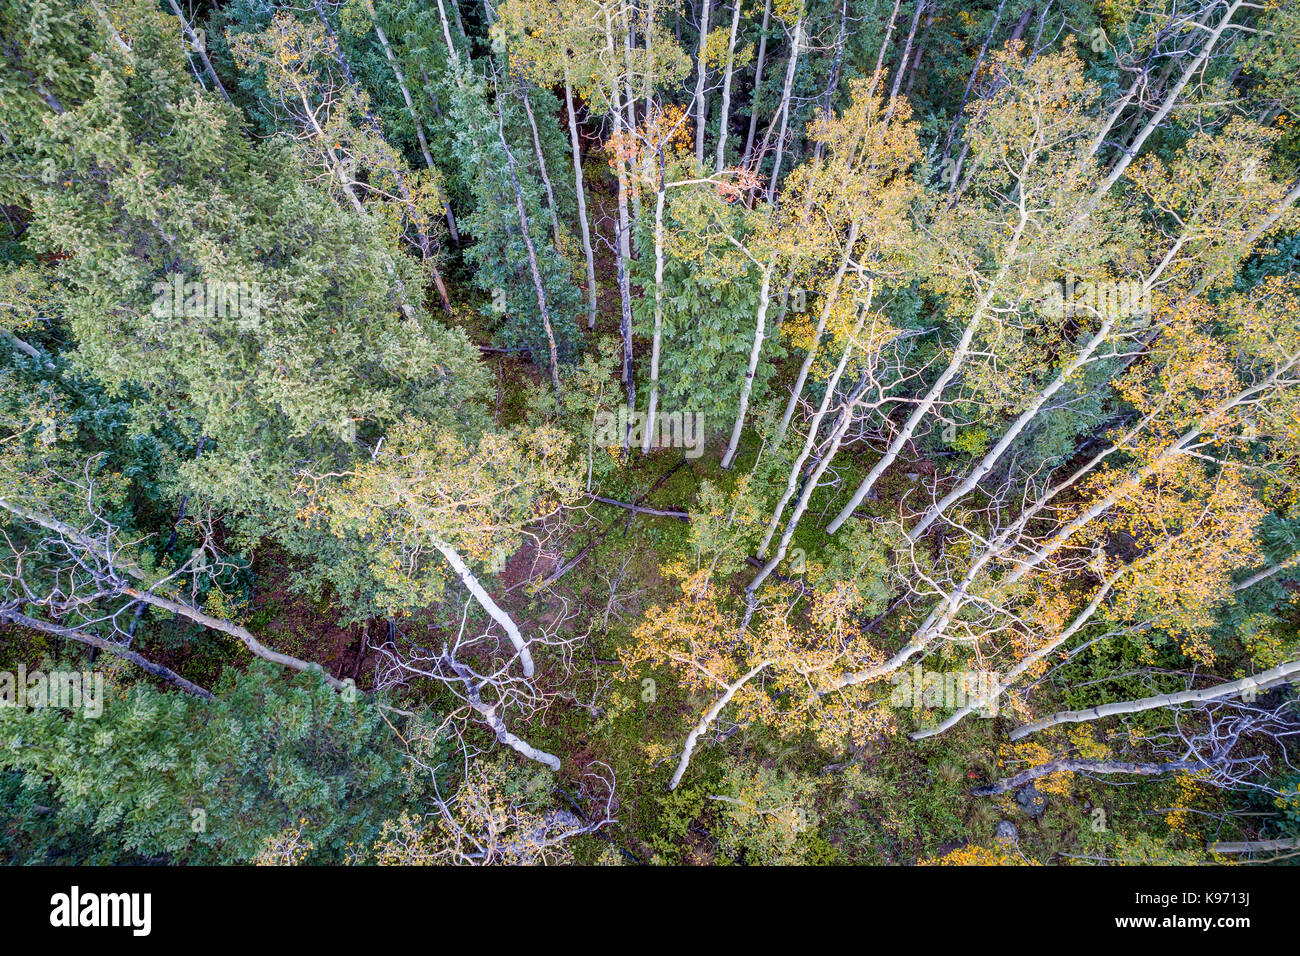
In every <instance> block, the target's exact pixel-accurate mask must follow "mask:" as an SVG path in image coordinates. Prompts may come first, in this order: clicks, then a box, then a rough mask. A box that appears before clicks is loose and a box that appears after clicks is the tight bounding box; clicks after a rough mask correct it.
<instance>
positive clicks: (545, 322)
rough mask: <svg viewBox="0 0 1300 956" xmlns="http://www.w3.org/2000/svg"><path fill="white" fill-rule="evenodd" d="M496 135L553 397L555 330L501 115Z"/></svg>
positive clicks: (557, 378) (556, 376) (557, 388)
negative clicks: (507, 176) (525, 255)
mask: <svg viewBox="0 0 1300 956" xmlns="http://www.w3.org/2000/svg"><path fill="white" fill-rule="evenodd" d="M497 136H498V137H499V138H500V139H501V148H502V149H503V150H505V153H506V168H507V169H508V171H509V173H510V185H511V186H512V187H514V193H515V209H516V210H517V211H518V213H519V230H520V232H522V233H523V237H524V248H525V250H527V252H528V268H529V271H530V272H531V273H532V277H533V291H534V292H535V293H536V294H537V309H538V311H539V312H541V314H542V327H543V328H544V329H545V330H546V346H547V349H548V351H549V353H550V366H551V387H552V388H553V389H555V397H556V398H557V399H558V398H559V397H560V358H559V353H558V351H557V349H556V347H555V330H554V329H553V328H552V327H551V310H550V308H549V307H548V306H547V304H546V289H545V287H544V286H543V285H542V270H541V269H539V268H538V266H537V249H536V248H535V247H534V246H533V237H532V234H531V233H530V231H529V228H528V212H527V210H526V209H525V208H524V193H523V190H522V189H520V188H519V177H518V175H517V174H516V173H515V156H514V153H512V152H511V151H510V147H509V145H507V143H506V136H505V130H504V129H503V128H502V126H501V117H500V115H498V116H497Z"/></svg>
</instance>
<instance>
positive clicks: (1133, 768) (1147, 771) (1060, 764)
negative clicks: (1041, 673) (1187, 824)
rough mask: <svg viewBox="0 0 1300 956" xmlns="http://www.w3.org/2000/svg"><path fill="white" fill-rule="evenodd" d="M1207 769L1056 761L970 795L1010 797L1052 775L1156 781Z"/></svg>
mask: <svg viewBox="0 0 1300 956" xmlns="http://www.w3.org/2000/svg"><path fill="white" fill-rule="evenodd" d="M1205 766H1206V764H1205V763H1204V762H1203V761H1200V760H1175V761H1173V762H1171V763H1124V762H1122V761H1119V760H1053V761H1052V762H1051V763H1044V764H1039V765H1038V766H1037V767H1031V768H1030V769H1028V770H1026V771H1024V772H1023V773H1018V774H1016V775H1015V776H1014V777H1007V778H1006V779H1004V780H999V781H997V782H996V783H991V784H989V785H988V786H985V787H976V788H975V789H974V790H972V791H971V795H972V796H976V797H991V796H995V795H997V794H999V793H1007V792H1008V791H1011V790H1016V789H1018V788H1020V787H1023V786H1024V785H1025V784H1027V783H1031V782H1032V781H1034V780H1037V779H1039V778H1040V777H1046V776H1048V775H1049V774H1053V773H1104V774H1110V773H1132V774H1137V775H1138V776H1143V777H1154V776H1159V775H1161V774H1166V773H1182V772H1184V771H1187V770H1199V769H1200V768H1202V767H1205Z"/></svg>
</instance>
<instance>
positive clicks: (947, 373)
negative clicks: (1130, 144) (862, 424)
mask: <svg viewBox="0 0 1300 956" xmlns="http://www.w3.org/2000/svg"><path fill="white" fill-rule="evenodd" d="M1027 166H1028V161H1027V162H1026V167H1027ZM1022 176H1023V171H1022ZM1020 203H1021V207H1020V221H1019V222H1018V223H1017V224H1016V231H1015V233H1014V234H1013V235H1012V237H1011V241H1010V242H1009V243H1008V244H1007V248H1006V250H1005V251H1004V253H1003V259H1002V265H1001V267H1000V268H999V269H998V272H997V275H996V276H994V277H993V281H992V282H990V283H989V287H988V290H987V291H986V292H985V293H984V295H982V296H981V297H980V300H979V302H978V303H977V304H976V306H975V313H974V314H973V315H972V316H971V320H970V321H969V322H968V323H966V328H965V329H964V330H962V335H961V339H960V340H959V341H958V342H957V347H956V349H955V350H954V351H953V356H952V359H951V360H950V361H949V362H948V367H947V368H945V369H944V370H943V372H942V373H940V375H939V378H938V379H936V380H935V383H934V384H933V385H932V386H930V390H929V391H928V392H926V393H925V397H923V398H922V399H921V401H920V403H919V404H918V405H917V406H916V408H915V409H914V410H913V411H912V414H911V415H909V416H908V419H907V421H906V422H905V423H904V425H903V427H902V428H901V429H900V430H899V433H898V434H897V435H896V436H895V437H894V440H893V441H891V442H890V443H889V447H888V448H887V449H886V450H885V454H884V455H882V456H881V459H880V461H878V462H876V464H875V466H874V467H873V468H872V469H871V471H870V472H868V473H867V477H866V478H864V479H862V484H860V485H858V489H857V491H855V492H854V493H853V497H852V498H851V499H849V503H848V504H847V505H845V506H844V508H843V510H841V511H840V513H839V514H838V515H836V516H835V520H834V521H832V522H831V523H830V524H829V525H827V526H826V533H827V534H834V533H835V532H836V531H838V530H839V529H840V525H842V524H844V522H845V521H847V520H848V519H849V517H850V516H851V515H852V514H853V512H854V511H855V510H856V509H857V507H858V505H860V504H861V503H862V499H863V498H865V497H866V496H867V493H868V492H869V491H871V489H872V488H873V487H874V486H875V484H876V480H877V479H878V478H879V477H880V475H881V474H882V473H883V472H884V470H885V469H886V468H888V467H889V466H890V465H892V464H893V463H894V459H895V458H897V457H898V454H899V452H901V451H902V450H903V446H904V445H906V444H907V442H908V441H909V440H910V439H911V437H912V435H913V433H914V432H915V431H916V429H917V426H918V425H920V423H921V421H922V419H924V418H925V416H926V415H928V414H930V410H931V409H932V408H933V407H934V405H935V403H936V402H937V401H938V400H939V396H940V395H942V394H943V391H944V389H945V388H947V387H948V383H949V382H950V381H952V379H953V377H954V376H955V375H956V374H957V371H958V370H959V369H960V368H961V366H962V363H963V362H965V361H966V356H967V353H968V352H969V350H970V345H971V341H972V340H973V339H974V337H975V330H976V328H978V327H979V325H980V322H981V321H982V320H983V318H984V315H985V313H986V312H987V311H988V308H989V306H990V305H991V304H992V302H993V298H994V296H995V295H996V293H997V291H998V289H999V288H1000V287H1001V285H1002V279H1003V277H1004V276H1005V275H1006V272H1007V268H1008V267H1009V266H1010V264H1011V260H1012V259H1013V258H1014V257H1015V254H1016V249H1017V248H1019V245H1020V239H1021V237H1022V236H1023V235H1024V231H1025V226H1026V225H1027V224H1028V214H1027V213H1026V211H1025V208H1024V194H1023V192H1022V193H1021V197H1020Z"/></svg>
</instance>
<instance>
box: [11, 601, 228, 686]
mask: <svg viewBox="0 0 1300 956" xmlns="http://www.w3.org/2000/svg"><path fill="white" fill-rule="evenodd" d="M0 620H4V621H8V622H9V623H11V624H21V625H22V626H23V627H30V628H32V629H33V630H37V631H45V632H46V633H47V634H54V635H55V636H57V637H66V638H69V639H71V640H74V641H77V642H78V643H81V644H86V645H88V646H90V647H94V648H97V649H99V650H101V651H107V652H108V653H109V654H113V655H114V656H116V657H120V658H122V659H123V660H127V661H130V662H131V663H132V664H134V665H135V666H136V667H138V668H140V669H141V670H142V671H144V672H145V673H146V674H152V675H153V676H154V677H161V678H162V679H163V680H165V681H167V682H168V683H171V684H174V685H175V686H177V687H179V688H180V689H181V690H183V691H185V693H187V694H193V695H194V696H195V697H202V698H204V699H206V700H215V699H216V698H215V697H213V695H212V692H211V691H210V690H207V689H206V688H203V687H200V686H199V685H198V684H195V683H192V682H190V681H188V680H186V679H185V678H184V677H182V676H181V675H180V674H177V673H176V672H175V671H174V670H172V669H170V668H168V667H163V665H161V664H155V663H154V662H153V661H151V660H147V659H146V658H144V657H141V656H140V655H139V654H137V653H136V652H135V651H133V650H130V649H128V648H125V647H123V646H121V645H120V644H114V643H113V642H112V641H106V640H104V639H103V638H102V637H96V636H95V635H94V634H87V633H86V632H85V631H77V630H73V629H72V628H70V627H63V626H62V625H59V624H51V623H50V622H49V621H41V620H38V619H37V618H34V617H28V616H27V615H26V614H19V613H18V612H17V611H6V610H0ZM92 653H93V652H92Z"/></svg>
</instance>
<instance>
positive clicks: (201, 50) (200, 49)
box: [167, 0, 230, 103]
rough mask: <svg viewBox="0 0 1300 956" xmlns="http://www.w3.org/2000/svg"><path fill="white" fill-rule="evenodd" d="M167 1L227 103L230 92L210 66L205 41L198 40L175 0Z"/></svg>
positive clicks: (182, 30) (191, 45)
mask: <svg viewBox="0 0 1300 956" xmlns="http://www.w3.org/2000/svg"><path fill="white" fill-rule="evenodd" d="M167 3H168V5H169V6H170V7H171V8H172V13H174V14H176V19H177V20H179V21H180V22H181V32H182V33H184V34H185V38H186V39H187V40H189V41H190V47H191V49H193V50H194V52H195V53H197V54H198V55H199V60H200V62H202V64H203V70H204V72H205V73H207V74H208V76H210V77H211V78H212V83H213V85H214V86H216V88H217V92H218V93H220V94H221V98H222V99H223V100H225V101H226V102H227V103H229V102H230V94H229V93H227V92H226V88H225V87H224V86H222V85H221V77H219V76H217V71H216V70H215V69H213V67H212V61H211V60H210V59H208V45H207V43H204V42H200V40H199V37H198V34H196V33H195V32H194V28H193V27H192V26H191V25H190V21H189V20H187V19H185V14H184V13H182V12H181V8H180V6H179V5H178V4H177V3H176V0H167Z"/></svg>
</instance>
